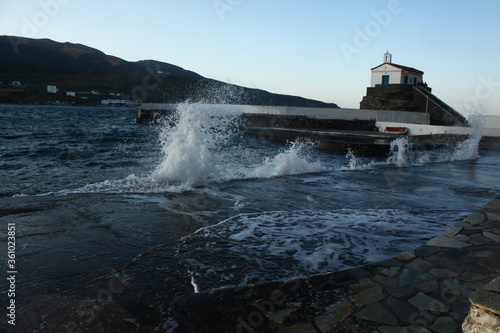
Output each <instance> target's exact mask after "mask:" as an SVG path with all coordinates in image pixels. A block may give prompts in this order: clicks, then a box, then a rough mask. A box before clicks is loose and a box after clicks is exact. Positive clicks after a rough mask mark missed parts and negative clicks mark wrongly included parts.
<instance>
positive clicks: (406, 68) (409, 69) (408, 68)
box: [372, 62, 424, 75]
mask: <svg viewBox="0 0 500 333" xmlns="http://www.w3.org/2000/svg"><path fill="white" fill-rule="evenodd" d="M383 65H391V66H394V67H396V68H399V69H402V70H404V71H407V72H414V73H417V74H420V75H424V72H422V71H419V70H418V69H415V68H412V67H406V66H402V65H398V64H393V63H389V62H386V63H384V64H382V65H378V66H376V67H373V68H372V70H374V69H376V68H379V67H380V66H383Z"/></svg>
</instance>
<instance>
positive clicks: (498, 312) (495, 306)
mask: <svg viewBox="0 0 500 333" xmlns="http://www.w3.org/2000/svg"><path fill="white" fill-rule="evenodd" d="M469 301H470V303H471V307H470V309H469V315H468V316H467V318H466V319H465V321H464V323H463V325H462V330H463V332H464V333H495V332H496V333H498V332H500V277H498V278H496V279H494V280H493V281H491V282H490V283H488V284H487V285H485V286H484V288H481V289H478V290H476V291H475V292H473V293H472V294H471V295H470V296H469Z"/></svg>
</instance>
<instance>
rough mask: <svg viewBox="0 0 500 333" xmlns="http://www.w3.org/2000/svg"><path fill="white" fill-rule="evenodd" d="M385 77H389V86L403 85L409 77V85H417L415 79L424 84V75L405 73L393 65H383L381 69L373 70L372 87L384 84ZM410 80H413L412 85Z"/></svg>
mask: <svg viewBox="0 0 500 333" xmlns="http://www.w3.org/2000/svg"><path fill="white" fill-rule="evenodd" d="M383 75H389V84H402V83H404V77H405V76H408V84H415V81H414V80H415V79H417V82H422V75H419V74H417V73H413V72H407V71H403V70H402V69H400V68H397V67H394V66H391V64H383V65H381V66H380V67H379V68H376V69H374V70H372V76H371V82H370V87H375V85H376V84H382V76H383ZM410 78H412V79H413V81H412V83H410Z"/></svg>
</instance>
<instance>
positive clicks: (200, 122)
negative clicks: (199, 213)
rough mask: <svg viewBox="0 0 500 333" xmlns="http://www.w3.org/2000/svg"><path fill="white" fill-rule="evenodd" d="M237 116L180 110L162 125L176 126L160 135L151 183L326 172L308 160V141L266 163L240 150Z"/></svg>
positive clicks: (225, 109)
mask: <svg viewBox="0 0 500 333" xmlns="http://www.w3.org/2000/svg"><path fill="white" fill-rule="evenodd" d="M240 115H241V114H240V113H239V112H236V111H234V110H233V109H231V106H230V105H228V106H220V105H218V106H210V105H203V104H182V105H180V106H179V107H178V110H177V113H176V116H175V118H170V119H168V120H167V121H166V123H168V124H172V123H175V125H174V126H171V125H166V126H164V127H163V128H162V130H161V131H160V134H159V140H160V144H161V147H162V149H161V150H162V155H163V156H162V161H161V162H160V164H159V165H158V167H157V168H156V170H155V171H154V173H153V176H152V181H153V182H156V183H160V184H161V183H163V184H167V185H170V186H171V185H177V186H178V185H182V186H185V187H195V186H199V185H206V184H207V183H210V182H224V181H229V180H235V179H248V178H269V177H277V176H284V175H289V174H301V173H315V172H321V171H324V170H325V168H324V167H323V166H322V165H321V163H320V162H319V161H315V160H314V159H313V158H312V157H311V154H310V153H311V152H312V151H313V146H314V144H313V143H312V142H308V141H303V140H302V141H300V140H296V141H294V142H292V143H290V144H289V145H288V147H287V148H286V149H285V150H284V151H280V152H278V153H276V154H275V155H272V156H267V157H264V158H263V157H262V155H261V154H258V153H256V152H255V151H253V150H252V148H250V147H244V146H241V145H240V144H239V143H238V137H239V136H240V135H241V134H242V131H241V127H242V123H241V118H240ZM262 159H263V160H262Z"/></svg>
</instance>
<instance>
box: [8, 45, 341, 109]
mask: <svg viewBox="0 0 500 333" xmlns="http://www.w3.org/2000/svg"><path fill="white" fill-rule="evenodd" d="M13 39H14V40H16V41H18V43H17V44H16V46H17V47H16V48H13V46H12V44H11V40H13ZM103 100H126V101H136V102H137V104H138V103H142V102H148V103H181V102H186V101H190V102H204V103H219V104H250V105H282V106H303V107H329V108H338V105H336V104H335V103H325V102H321V101H317V100H312V99H307V98H303V97H299V96H290V95H282V94H274V93H270V92H268V91H264V90H261V89H254V88H246V87H241V86H237V85H233V84H229V83H225V82H221V81H217V80H213V79H209V78H205V77H203V76H201V75H199V74H197V73H195V72H192V71H189V70H185V69H183V68H181V67H179V66H175V65H172V64H168V63H164V62H160V61H155V60H142V61H137V62H129V61H125V60H123V59H120V58H118V57H115V56H112V55H106V54H104V53H103V52H101V51H99V50H97V49H94V48H91V47H88V46H85V45H81V44H73V43H59V42H55V41H52V40H50V39H30V38H22V37H15V36H0V103H2V104H28V105H77V106H97V105H99V106H100V105H101V104H102V101H103Z"/></svg>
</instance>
